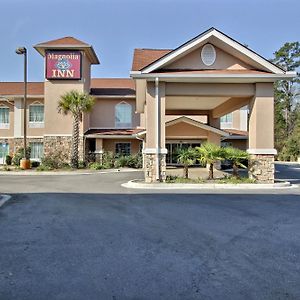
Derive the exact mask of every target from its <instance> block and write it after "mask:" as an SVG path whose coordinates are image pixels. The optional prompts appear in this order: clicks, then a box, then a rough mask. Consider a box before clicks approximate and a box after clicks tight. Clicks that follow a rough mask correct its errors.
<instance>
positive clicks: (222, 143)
mask: <svg viewBox="0 0 300 300" xmlns="http://www.w3.org/2000/svg"><path fill="white" fill-rule="evenodd" d="M221 147H224V148H225V147H232V143H231V142H221Z"/></svg>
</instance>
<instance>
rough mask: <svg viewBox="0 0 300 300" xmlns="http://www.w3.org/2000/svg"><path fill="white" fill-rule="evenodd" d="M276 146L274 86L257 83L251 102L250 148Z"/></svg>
mask: <svg viewBox="0 0 300 300" xmlns="http://www.w3.org/2000/svg"><path fill="white" fill-rule="evenodd" d="M273 148H274V88H273V84H272V83H257V84H256V94H255V97H253V99H252V101H251V103H250V116H249V149H273Z"/></svg>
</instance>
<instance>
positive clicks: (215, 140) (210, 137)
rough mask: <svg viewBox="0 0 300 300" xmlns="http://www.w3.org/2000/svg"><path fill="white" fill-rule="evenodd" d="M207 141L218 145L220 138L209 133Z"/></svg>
mask: <svg viewBox="0 0 300 300" xmlns="http://www.w3.org/2000/svg"><path fill="white" fill-rule="evenodd" d="M207 141H208V142H209V143H212V144H216V145H220V144H221V136H220V135H219V134H216V133H214V132H211V131H210V132H209V133H208V136H207Z"/></svg>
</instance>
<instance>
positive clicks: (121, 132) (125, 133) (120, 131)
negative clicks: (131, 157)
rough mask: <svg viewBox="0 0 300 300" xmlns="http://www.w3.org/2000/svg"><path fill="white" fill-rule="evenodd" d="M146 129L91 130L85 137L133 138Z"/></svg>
mask: <svg viewBox="0 0 300 300" xmlns="http://www.w3.org/2000/svg"><path fill="white" fill-rule="evenodd" d="M144 130H145V129H136V128H135V129H90V130H88V131H87V132H86V133H85V135H90V134H93V135H94V134H96V135H107V136H110V135H122V136H131V135H134V134H137V133H139V132H142V131H144Z"/></svg>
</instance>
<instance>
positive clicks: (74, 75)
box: [46, 50, 81, 80]
mask: <svg viewBox="0 0 300 300" xmlns="http://www.w3.org/2000/svg"><path fill="white" fill-rule="evenodd" d="M46 78H47V79H50V80H53V79H76V80H77V79H81V52H80V51H71V50H65V51H46Z"/></svg>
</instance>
